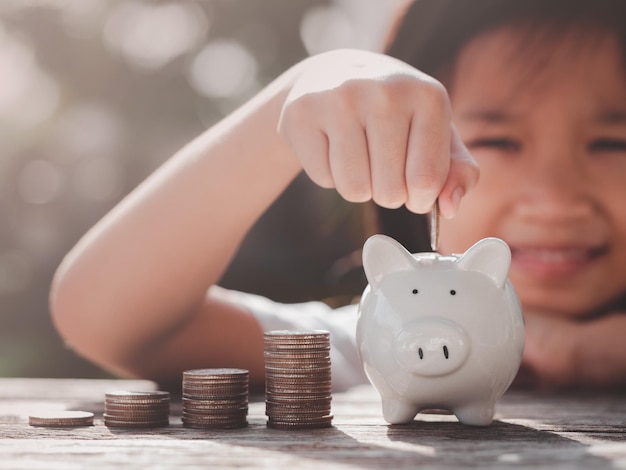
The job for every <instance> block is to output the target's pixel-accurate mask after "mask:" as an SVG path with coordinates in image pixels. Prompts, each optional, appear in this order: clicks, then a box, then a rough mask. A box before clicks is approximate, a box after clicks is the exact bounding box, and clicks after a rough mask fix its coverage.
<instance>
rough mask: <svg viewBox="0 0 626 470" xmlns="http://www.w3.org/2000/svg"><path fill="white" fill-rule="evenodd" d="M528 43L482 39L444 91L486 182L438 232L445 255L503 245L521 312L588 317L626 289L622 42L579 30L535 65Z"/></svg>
mask: <svg viewBox="0 0 626 470" xmlns="http://www.w3.org/2000/svg"><path fill="white" fill-rule="evenodd" d="M527 39H528V33H527V32H526V30H525V29H524V27H523V26H519V27H510V26H509V27H506V28H501V29H498V30H495V31H491V32H487V33H484V34H483V35H481V36H478V37H477V38H475V39H474V40H473V41H472V42H470V43H469V44H468V45H467V46H466V47H465V48H464V49H463V50H462V51H461V53H460V56H459V60H458V62H457V64H456V67H455V69H454V70H453V75H452V77H451V78H452V80H450V82H449V83H447V85H448V89H449V91H450V94H451V101H452V112H453V120H454V122H455V125H456V126H457V129H458V130H459V133H460V134H461V137H462V138H463V140H464V142H465V143H466V145H467V147H468V148H469V150H470V152H471V153H472V154H473V155H474V157H475V158H476V160H477V162H478V164H479V166H480V170H481V174H480V180H479V182H478V185H477V186H476V188H475V189H474V190H472V191H470V192H469V193H468V195H467V196H466V197H465V198H464V199H463V202H462V204H461V208H460V212H459V215H458V216H457V217H456V218H454V219H449V220H442V221H441V238H440V249H441V251H442V252H462V251H464V250H466V249H467V248H468V247H469V246H470V245H471V244H472V243H474V242H475V241H477V240H479V239H480V238H484V237H488V236H496V237H500V238H502V239H504V240H505V241H506V242H507V243H509V245H510V247H511V250H512V255H513V262H512V266H511V271H510V278H511V280H512V282H513V284H514V285H515V287H516V289H517V291H518V294H519V296H520V298H521V300H522V303H523V304H524V307H525V308H527V309H534V310H542V311H553V312H560V313H563V314H567V315H584V314H588V313H589V312H594V311H598V310H599V309H601V308H603V307H604V306H607V305H609V304H610V303H611V302H613V301H615V300H616V299H617V298H618V297H619V296H620V295H622V293H623V292H624V291H625V290H626V244H625V243H624V240H626V207H625V206H624V201H626V183H625V181H626V81H625V74H624V62H623V56H622V53H621V48H620V45H619V44H618V41H617V38H615V37H613V36H611V35H609V34H607V33H603V32H601V31H594V30H592V29H591V30H590V29H584V27H582V26H578V27H577V28H570V29H569V30H563V32H562V33H561V35H560V36H558V37H557V38H556V39H555V38H554V37H553V38H551V39H546V40H545V41H544V43H543V44H540V45H539V46H537V45H535V46H532V47H539V52H537V50H534V51H533V54H534V55H528V54H527V55H525V54H524V42H525V40H527ZM529 47H530V46H529Z"/></svg>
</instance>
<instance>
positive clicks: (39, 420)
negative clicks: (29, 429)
mask: <svg viewBox="0 0 626 470" xmlns="http://www.w3.org/2000/svg"><path fill="white" fill-rule="evenodd" d="M93 416H94V415H93V413H91V412H88V411H51V412H44V413H36V414H32V415H30V416H29V417H28V424H30V425H31V426H39V427H74V426H92V425H93Z"/></svg>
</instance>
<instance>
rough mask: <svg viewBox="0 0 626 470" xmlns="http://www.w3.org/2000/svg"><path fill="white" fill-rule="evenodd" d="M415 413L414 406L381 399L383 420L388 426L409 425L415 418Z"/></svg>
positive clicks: (415, 408)
mask: <svg viewBox="0 0 626 470" xmlns="http://www.w3.org/2000/svg"><path fill="white" fill-rule="evenodd" d="M417 411H418V409H417V407H416V406H415V405H411V404H407V403H404V402H401V401H399V400H393V399H389V398H383V418H385V421H387V422H388V423H389V424H403V423H410V422H411V421H413V418H415V415H416V414H417Z"/></svg>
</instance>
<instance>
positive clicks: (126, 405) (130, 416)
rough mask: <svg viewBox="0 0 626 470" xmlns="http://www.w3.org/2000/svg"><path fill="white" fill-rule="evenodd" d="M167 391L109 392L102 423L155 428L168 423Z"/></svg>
mask: <svg viewBox="0 0 626 470" xmlns="http://www.w3.org/2000/svg"><path fill="white" fill-rule="evenodd" d="M169 414H170V394H169V392H163V391H154V392H128V391H119V392H109V393H107V394H105V401H104V424H105V425H107V426H109V427H114V428H157V427H161V426H167V425H168V424H169Z"/></svg>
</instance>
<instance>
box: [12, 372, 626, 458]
mask: <svg viewBox="0 0 626 470" xmlns="http://www.w3.org/2000/svg"><path fill="white" fill-rule="evenodd" d="M114 389H126V390H131V389H132V390H150V389H154V384H152V383H150V382H142V381H99V380H63V379H60V380H56V379H52V380H51V379H0V468H7V469H9V468H10V469H39V468H49V469H64V470H67V469H85V468H87V469H99V468H118V469H124V468H150V469H158V468H171V469H175V468H203V469H206V468H209V467H210V468H252V469H257V468H271V469H276V468H279V469H280V468H284V469H287V468H290V469H291V468H293V469H308V468H311V469H313V468H315V469H319V468H346V469H348V468H350V469H354V468H366V469H369V468H385V469H396V468H397V469H404V468H420V469H422V468H423V469H449V468H503V467H515V468H533V469H537V468H549V469H551V470H552V469H575V468H581V469H582V468H584V469H591V468H592V469H603V468H626V399H625V397H624V396H621V395H617V394H616V395H604V394H602V395H600V394H589V393H588V394H575V395H563V394H562V395H545V394H543V395H542V394H536V393H535V394H533V393H529V392H518V391H514V392H509V393H507V394H506V395H505V396H504V397H503V399H502V400H501V401H500V402H499V404H498V407H497V414H496V420H495V421H494V423H493V424H492V425H491V426H488V427H469V426H464V425H461V424H460V423H458V422H457V420H456V418H455V417H454V416H451V415H438V414H420V415H418V417H417V419H416V420H415V421H414V422H413V423H411V424H408V425H401V426H390V425H387V424H386V423H385V422H384V421H383V419H382V416H381V413H380V402H379V399H378V395H377V394H376V392H375V391H374V390H373V389H372V388H371V387H361V388H358V389H354V390H352V391H350V392H347V393H342V394H335V395H334V396H333V402H332V404H333V413H334V416H335V418H334V422H333V424H334V426H333V427H332V428H329V429H320V430H311V431H281V430H274V429H268V428H267V427H266V426H265V419H266V418H265V405H264V402H263V397H262V396H252V397H251V403H250V413H249V423H250V424H249V426H248V427H247V428H244V429H237V430H224V431H217V430H211V431H204V430H194V429H187V428H183V427H182V424H181V421H180V404H179V403H173V404H172V417H171V424H170V426H168V427H166V428H161V429H155V430H113V429H108V428H107V427H105V426H104V425H103V424H102V418H101V417H102V411H103V408H104V405H103V403H104V393H105V392H106V391H109V390H114ZM59 409H75V410H85V411H92V412H94V413H96V419H95V425H94V426H91V427H81V428H70V429H45V428H36V427H32V426H29V425H28V414H29V413H32V412H36V411H42V410H59Z"/></svg>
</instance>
